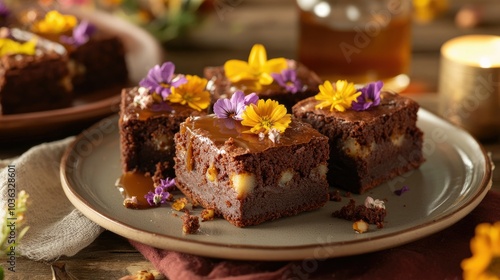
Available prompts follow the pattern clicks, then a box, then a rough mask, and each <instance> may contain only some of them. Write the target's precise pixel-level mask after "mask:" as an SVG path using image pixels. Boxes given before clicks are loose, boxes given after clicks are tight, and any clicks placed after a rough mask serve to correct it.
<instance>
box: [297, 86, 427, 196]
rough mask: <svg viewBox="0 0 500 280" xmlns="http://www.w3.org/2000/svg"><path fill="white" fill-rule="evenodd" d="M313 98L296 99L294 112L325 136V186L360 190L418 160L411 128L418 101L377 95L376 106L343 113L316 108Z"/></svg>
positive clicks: (418, 136)
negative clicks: (326, 160) (378, 97)
mask: <svg viewBox="0 0 500 280" xmlns="http://www.w3.org/2000/svg"><path fill="white" fill-rule="evenodd" d="M318 102H319V101H317V100H315V98H314V97H311V98H308V99H306V100H303V101H301V102H299V103H297V104H296V105H295V106H294V107H293V114H294V116H295V117H296V118H297V119H299V120H302V121H304V122H307V123H310V124H311V125H312V126H313V127H314V128H316V129H317V130H318V131H320V132H321V133H323V134H324V135H326V136H328V138H329V139H330V140H329V143H330V161H329V165H328V170H329V172H328V180H329V183H330V185H331V186H334V187H339V188H343V189H345V190H348V191H351V192H355V193H364V192H366V191H367V190H369V189H371V188H373V187H375V186H377V185H380V184H382V183H384V182H386V181H388V180H390V179H393V178H395V177H396V176H399V175H402V174H403V173H406V172H408V171H410V170H413V169H416V168H418V167H419V166H420V165H421V164H422V163H423V162H424V157H423V154H422V142H423V133H422V131H421V130H420V129H419V128H418V127H417V126H416V121H417V111H418V108H419V106H418V104H417V103H416V102H414V101H413V100H411V99H409V98H406V97H404V96H401V95H398V94H395V93H390V92H382V93H381V103H380V105H379V106H376V107H373V108H370V109H369V110H366V111H361V112H359V111H354V110H347V111H345V112H339V111H335V110H334V111H329V110H328V109H316V108H315V106H316V104H318Z"/></svg>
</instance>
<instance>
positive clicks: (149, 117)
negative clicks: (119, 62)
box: [119, 87, 206, 180]
mask: <svg viewBox="0 0 500 280" xmlns="http://www.w3.org/2000/svg"><path fill="white" fill-rule="evenodd" d="M138 94H139V87H133V88H125V89H123V90H122V93H121V104H120V120H119V129H120V145H121V162H122V169H123V172H124V173H125V172H141V173H144V174H145V175H148V176H153V177H154V179H155V180H157V179H160V178H166V177H170V178H173V177H174V169H173V168H174V159H173V158H174V155H175V146H174V140H173V138H174V134H175V133H176V132H177V131H179V124H180V123H181V122H183V121H185V120H186V118H187V117H189V116H191V115H193V116H199V115H204V114H206V113H205V112H203V111H202V112H199V111H196V110H194V109H191V108H189V107H188V106H183V105H180V104H174V103H168V105H169V107H170V109H169V110H164V111H152V110H150V109H141V108H140V107H139V106H136V104H134V97H135V96H136V95H138Z"/></svg>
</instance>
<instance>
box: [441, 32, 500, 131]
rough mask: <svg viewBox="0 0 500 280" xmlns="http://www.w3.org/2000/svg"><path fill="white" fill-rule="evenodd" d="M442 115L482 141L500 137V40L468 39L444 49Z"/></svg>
mask: <svg viewBox="0 0 500 280" xmlns="http://www.w3.org/2000/svg"><path fill="white" fill-rule="evenodd" d="M440 63H441V67H440V74H439V113H440V114H441V115H442V116H443V117H444V118H446V119H448V120H450V121H451V122H453V123H455V124H456V125H458V126H461V127H463V128H465V129H466V130H467V131H469V132H470V133H471V134H472V135H473V136H475V137H477V138H478V139H480V140H488V139H493V138H497V137H498V136H499V135H500V89H499V83H500V37H499V36H493V35H466V36H461V37H457V38H454V39H451V40H449V41H448V42H446V43H445V44H443V46H442V47H441V62H440Z"/></svg>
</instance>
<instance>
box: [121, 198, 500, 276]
mask: <svg viewBox="0 0 500 280" xmlns="http://www.w3.org/2000/svg"><path fill="white" fill-rule="evenodd" d="M495 221H500V192H498V191H489V192H488V193H487V194H486V197H485V198H484V200H483V201H482V202H481V203H480V204H479V205H478V206H477V208H476V209H474V210H473V211H472V212H471V213H470V214H469V215H467V216H466V217H465V218H463V219H462V220H460V221H459V222H457V223H456V224H454V225H452V226H450V227H449V228H447V229H445V230H443V231H440V232H438V233H435V234H433V235H431V236H428V237H426V238H423V239H421V240H417V241H414V242H412V243H409V244H406V245H402V246H399V247H396V248H392V249H387V250H383V251H379V252H374V253H368V254H362V255H356V256H350V257H341V258H332V259H327V260H324V261H315V260H304V261H292V262H263V261H234V260H221V259H214V258H206V257H200V256H195V255H190V254H184V253H178V252H173V251H168V250H160V249H155V248H152V247H150V246H147V245H144V244H141V243H138V242H135V241H130V242H131V244H132V245H133V246H134V247H135V248H137V250H139V251H140V252H141V253H142V254H143V255H144V256H145V257H146V258H147V259H148V260H149V261H151V263H152V264H153V265H154V266H155V267H156V268H157V269H158V270H159V271H160V272H161V273H163V274H164V275H165V276H167V278H168V279H172V280H175V279H232V280H246V279H370V280H373V279H426V280H432V279H462V270H461V268H460V262H461V261H462V260H463V259H465V258H468V257H470V256H471V253H470V249H469V242H470V239H471V238H472V237H473V236H474V230H475V227H476V225H477V224H480V223H485V222H487V223H493V222H495Z"/></svg>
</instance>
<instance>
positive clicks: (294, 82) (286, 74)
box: [271, 69, 302, 94]
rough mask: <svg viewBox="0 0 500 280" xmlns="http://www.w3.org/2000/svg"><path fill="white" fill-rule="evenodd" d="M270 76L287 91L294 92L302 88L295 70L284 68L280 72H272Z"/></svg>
mask: <svg viewBox="0 0 500 280" xmlns="http://www.w3.org/2000/svg"><path fill="white" fill-rule="evenodd" d="M271 76H272V77H273V78H274V80H276V82H278V84H279V85H280V86H282V87H284V88H285V89H286V90H287V91H289V92H291V93H293V94H295V93H297V92H298V91H299V90H300V89H301V88H302V83H301V82H300V80H299V79H297V71H295V70H294V69H285V70H283V71H282V72H281V74H280V73H272V74H271Z"/></svg>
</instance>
